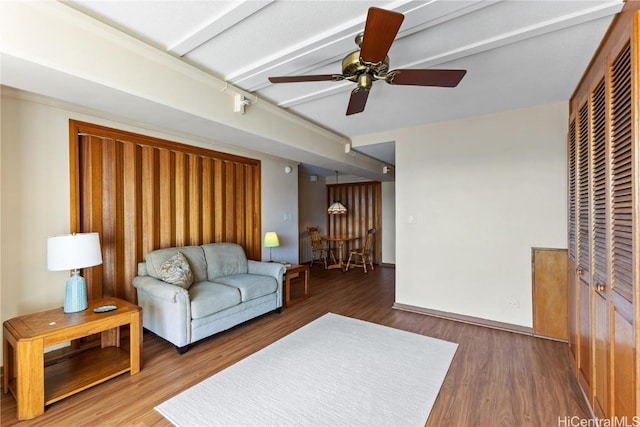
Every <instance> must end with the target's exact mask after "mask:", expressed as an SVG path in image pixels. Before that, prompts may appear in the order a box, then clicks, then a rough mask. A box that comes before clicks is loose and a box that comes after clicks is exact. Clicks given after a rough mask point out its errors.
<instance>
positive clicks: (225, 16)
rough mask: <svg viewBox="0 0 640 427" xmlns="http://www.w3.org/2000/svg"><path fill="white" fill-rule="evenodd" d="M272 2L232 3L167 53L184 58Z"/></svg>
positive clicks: (252, 0) (270, 0) (251, 0)
mask: <svg viewBox="0 0 640 427" xmlns="http://www.w3.org/2000/svg"><path fill="white" fill-rule="evenodd" d="M272 1H273V0H244V1H240V2H236V3H234V4H233V5H232V6H231V8H230V9H228V10H227V11H226V12H224V13H222V14H221V15H218V16H217V17H215V18H214V19H213V20H212V21H210V22H208V23H206V24H205V25H203V26H202V27H200V28H198V29H197V30H195V31H194V32H193V33H191V34H189V35H188V36H186V37H185V38H184V39H182V40H180V41H179V42H177V43H176V44H174V45H173V46H169V48H168V49H167V50H168V51H169V52H171V53H173V54H175V55H178V56H184V55H186V54H187V53H189V52H191V51H192V50H193V49H195V48H197V47H199V46H201V45H203V44H204V43H206V42H207V41H209V40H211V39H212V38H214V37H216V36H217V35H218V34H221V33H223V32H224V31H226V30H228V29H229V28H231V27H233V26H235V25H237V24H238V23H240V22H242V21H244V20H245V19H247V18H248V17H249V16H251V15H253V14H254V13H256V12H257V11H259V10H260V9H262V8H264V7H266V6H268V5H269V4H270V3H272Z"/></svg>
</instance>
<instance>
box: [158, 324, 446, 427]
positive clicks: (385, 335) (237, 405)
mask: <svg viewBox="0 0 640 427" xmlns="http://www.w3.org/2000/svg"><path fill="white" fill-rule="evenodd" d="M457 347H458V345H457V344H454V343H450V342H447V341H442V340H438V339H435V338H430V337H426V336H423V335H418V334H414V333H411V332H406V331H401V330H398V329H393V328H389V327H386V326H381V325H377V324H374V323H369V322H365V321H362V320H356V319H352V318H349V317H344V316H339V315H337V314H332V313H329V314H326V315H324V316H323V317H321V318H319V319H316V320H315V321H313V322H311V323H309V324H308V325H306V326H304V327H302V328H300V329H298V330H297V331H295V332H293V333H291V334H289V335H288V336H286V337H284V338H282V339H280V340H279V341H277V342H275V343H273V344H271V345H270V346H268V347H265V348H264V349H262V350H260V351H258V352H257V353H254V354H252V355H251V356H249V357H247V358H245V359H243V360H241V361H239V362H238V363H236V364H235V365H233V366H230V367H228V368H226V369H225V370H223V371H221V372H218V373H217V374H215V375H213V376H212V377H210V378H208V379H206V380H204V381H202V382H201V383H199V384H196V385H195V386H193V387H191V388H190V389H188V390H186V391H184V392H182V393H180V394H178V395H177V396H175V397H173V398H171V399H169V400H167V401H166V402H164V403H162V404H160V405H159V406H158V407H156V410H157V411H158V412H160V413H161V414H162V415H163V416H164V417H165V418H167V419H168V420H169V421H171V422H172V423H173V424H175V425H177V426H181V427H186V426H357V425H360V426H423V425H424V424H425V422H426V421H427V418H428V417H429V413H430V412H431V408H432V407H433V403H434V402H435V400H436V397H437V396H438V392H439V391H440V387H441V385H442V382H443V380H444V377H445V375H446V374H447V371H448V369H449V365H450V364H451V360H452V359H453V355H454V354H455V352H456V349H457Z"/></svg>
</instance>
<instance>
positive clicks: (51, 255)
mask: <svg viewBox="0 0 640 427" xmlns="http://www.w3.org/2000/svg"><path fill="white" fill-rule="evenodd" d="M99 264H102V252H101V251H100V236H99V235H98V233H74V234H65V235H61V236H54V237H49V238H48V239H47V269H48V270H49V271H60V270H76V269H79V268H85V267H92V266H94V265H99Z"/></svg>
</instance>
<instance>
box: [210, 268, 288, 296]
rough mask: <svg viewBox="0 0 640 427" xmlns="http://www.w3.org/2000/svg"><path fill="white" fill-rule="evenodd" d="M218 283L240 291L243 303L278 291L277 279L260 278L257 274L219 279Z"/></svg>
mask: <svg viewBox="0 0 640 427" xmlns="http://www.w3.org/2000/svg"><path fill="white" fill-rule="evenodd" d="M216 283H222V284H224V285H227V286H232V287H234V288H237V289H238V290H239V291H240V295H241V298H242V302H246V301H251V300H252V299H255V298H259V297H261V296H264V295H268V294H272V293H274V292H275V291H276V289H278V282H277V281H276V279H274V278H273V277H269V276H259V275H257V274H236V275H233V276H227V277H218V278H217V279H216Z"/></svg>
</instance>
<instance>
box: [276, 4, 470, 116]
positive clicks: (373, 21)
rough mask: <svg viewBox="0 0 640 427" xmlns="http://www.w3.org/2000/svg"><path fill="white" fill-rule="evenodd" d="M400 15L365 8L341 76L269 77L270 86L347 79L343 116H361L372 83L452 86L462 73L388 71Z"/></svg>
mask: <svg viewBox="0 0 640 427" xmlns="http://www.w3.org/2000/svg"><path fill="white" fill-rule="evenodd" d="M403 20H404V15H403V14H401V13H398V12H394V11H391V10H385V9H380V8H377V7H371V8H369V12H368V13H367V21H366V23H365V27H364V33H360V34H358V35H357V36H356V39H355V41H356V44H357V45H358V47H359V48H360V50H356V51H355V52H351V53H350V54H348V55H347V56H345V58H344V59H343V60H342V74H316V75H307V76H281V77H269V81H270V82H271V83H294V82H316V81H340V80H349V81H352V82H354V83H356V84H357V87H356V88H355V89H353V90H352V91H351V97H350V99H349V104H348V106H347V113H346V114H347V116H349V115H352V114H357V113H361V112H362V111H364V108H365V106H366V104H367V98H368V97H369V91H370V90H371V87H372V85H373V82H374V81H375V80H384V81H386V82H387V83H388V84H390V85H406V86H438V87H456V86H457V85H458V83H460V81H461V80H462V78H463V77H464V75H465V74H466V72H467V71H466V70H430V69H398V70H391V71H389V57H388V56H387V53H388V52H389V49H390V48H391V44H392V43H393V40H394V39H395V37H396V35H397V34H398V31H399V30H400V26H401V25H402V21H403Z"/></svg>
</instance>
